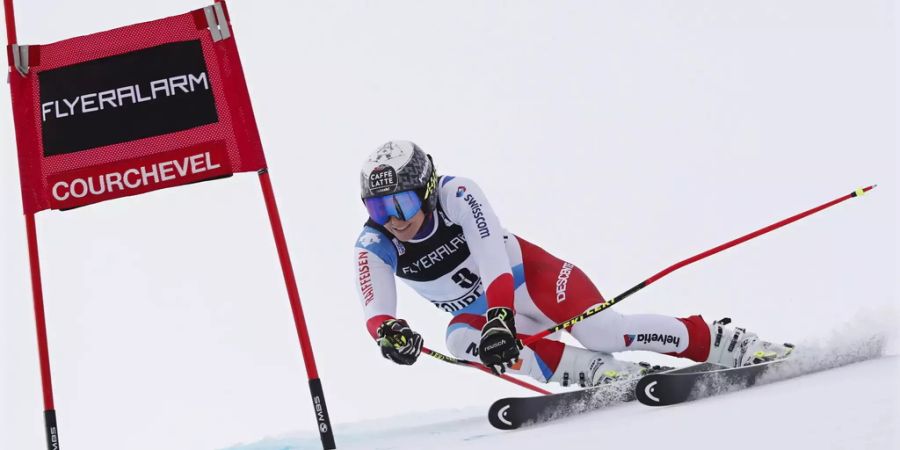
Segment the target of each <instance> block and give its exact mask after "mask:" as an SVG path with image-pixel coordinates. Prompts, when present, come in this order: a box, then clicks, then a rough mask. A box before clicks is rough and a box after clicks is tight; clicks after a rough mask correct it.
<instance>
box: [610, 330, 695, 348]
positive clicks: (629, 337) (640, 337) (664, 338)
mask: <svg viewBox="0 0 900 450" xmlns="http://www.w3.org/2000/svg"><path fill="white" fill-rule="evenodd" d="M624 337H625V346H626V347H630V346H631V344H633V343H634V342H635V341H636V342H642V343H644V344H651V343H653V342H659V343H660V344H662V345H667V344H672V345H674V346H675V347H678V344H680V343H681V338H680V337H677V336H673V335H671V334H657V333H643V334H626V335H625V336H624Z"/></svg>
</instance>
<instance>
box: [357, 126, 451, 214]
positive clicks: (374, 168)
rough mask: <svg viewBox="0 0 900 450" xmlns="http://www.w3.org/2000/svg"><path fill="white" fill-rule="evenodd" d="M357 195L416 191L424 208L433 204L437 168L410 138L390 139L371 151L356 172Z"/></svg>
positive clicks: (365, 196)
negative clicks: (358, 176) (405, 139)
mask: <svg viewBox="0 0 900 450" xmlns="http://www.w3.org/2000/svg"><path fill="white" fill-rule="evenodd" d="M360 187H361V191H362V194H361V197H362V198H363V199H366V198H370V197H380V196H382V195H388V194H394V193H397V192H403V191H416V193H417V194H419V198H420V199H422V205H423V209H424V210H425V211H424V212H426V213H427V212H430V211H433V210H434V208H435V206H436V205H437V172H436V171H435V170H434V163H433V162H432V161H431V156H429V155H427V154H426V153H425V152H424V151H422V149H421V148H419V146H418V145H416V144H414V143H412V142H410V141H390V142H388V143H386V144H384V145H382V146H381V147H379V148H378V149H377V150H375V151H374V152H372V154H370V155H369V156H368V158H366V161H365V162H364V163H363V166H362V172H360Z"/></svg>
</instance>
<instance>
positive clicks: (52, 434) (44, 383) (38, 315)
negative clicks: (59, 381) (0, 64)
mask: <svg viewBox="0 0 900 450" xmlns="http://www.w3.org/2000/svg"><path fill="white" fill-rule="evenodd" d="M3 12H4V14H5V15H6V43H7V44H9V45H13V44H15V43H16V42H17V39H16V18H15V13H14V11H13V0H3ZM11 76H14V75H11ZM25 234H26V239H27V241H28V264H29V269H30V271H31V294H32V297H33V298H34V321H35V329H36V331H37V344H38V360H39V361H40V367H41V387H42V390H43V396H44V432H45V435H46V437H47V449H48V450H59V435H58V433H57V428H56V410H55V407H54V405H53V381H52V380H51V377H50V350H49V346H48V345H47V323H46V320H45V316H44V290H43V287H42V285H41V262H40V257H39V253H38V240H37V227H36V226H35V222H34V214H33V213H28V214H25Z"/></svg>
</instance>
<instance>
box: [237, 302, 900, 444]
mask: <svg viewBox="0 0 900 450" xmlns="http://www.w3.org/2000/svg"><path fill="white" fill-rule="evenodd" d="M877 322H878V320H866V319H860V320H859V321H857V322H855V324H854V325H853V326H846V327H843V328H842V329H840V330H837V331H836V332H835V333H834V334H833V335H832V336H830V337H829V338H828V339H825V340H824V341H823V340H807V341H805V342H803V343H802V344H801V346H800V347H798V349H797V350H796V352H795V354H794V356H793V357H792V359H791V362H790V363H789V365H785V366H781V367H779V368H778V369H777V370H772V371H770V372H769V373H767V374H765V375H764V376H763V377H762V378H761V379H760V380H759V381H758V384H757V385H756V386H754V387H753V388H751V389H746V390H740V391H737V392H731V393H727V394H720V395H718V396H714V397H709V398H706V399H702V400H696V401H693V402H689V403H684V404H681V405H675V406H669V407H661V408H654V407H648V406H644V405H640V404H638V403H637V402H632V403H626V404H621V405H617V406H613V407H609V408H606V409H602V410H598V411H592V412H589V413H584V414H580V415H577V416H571V417H566V418H563V419H559V420H556V421H552V422H546V423H541V424H537V425H532V426H526V427H524V428H521V429H519V430H515V431H500V430H496V429H494V428H492V427H491V425H489V423H488V420H487V417H486V412H487V406H488V404H487V403H486V404H485V406H484V407H471V408H465V409H454V410H439V409H436V410H433V411H422V412H419V413H415V414H406V415H398V416H396V417H393V418H389V419H381V420H375V421H365V422H359V423H348V424H338V425H337V426H336V427H335V431H336V433H337V446H338V448H340V449H345V450H357V449H358V450H400V449H410V450H413V449H417V450H418V449H422V450H425V449H435V450H437V449H449V448H452V449H467V450H497V449H507V448H508V449H519V450H521V449H536V450H537V449H553V448H566V449H596V448H598V447H599V446H601V445H602V446H603V447H612V448H691V447H694V448H697V446H703V445H713V444H711V443H714V442H718V443H727V446H728V448H729V449H730V450H740V449H748V450H749V449H758V448H760V445H764V446H765V447H766V448H827V449H896V448H900V447H898V446H900V434H898V426H897V425H898V420H900V391H898V390H897V383H898V379H900V356H898V355H896V354H888V355H885V352H893V351H894V350H892V349H891V347H892V346H895V343H896V337H895V336H896V334H895V333H896V330H895V329H891V328H887V326H888V324H887V323H886V322H883V321H882V323H881V326H879V325H878V324H877ZM861 323H866V325H867V326H866V327H865V328H862V327H860V326H859V325H860V324H861ZM873 325H874V326H873ZM433 398H434V401H435V403H439V402H440V397H439V396H435V397H433ZM704 443H709V444H704ZM320 447H321V444H320V442H319V435H318V434H316V433H312V432H298V433H294V434H288V435H284V436H280V437H271V438H266V439H263V440H261V441H259V442H255V443H251V444H246V445H235V446H233V447H229V448H227V449H224V450H301V449H315V448H320Z"/></svg>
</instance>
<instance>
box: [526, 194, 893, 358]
mask: <svg viewBox="0 0 900 450" xmlns="http://www.w3.org/2000/svg"><path fill="white" fill-rule="evenodd" d="M877 186H878V185H877V184H875V185H872V186H868V187H864V188H861V189H857V190H855V191H853V192H851V193H849V194H847V195H845V196H843V197H840V198H836V199H834V200H832V201H830V202H828V203H824V204H822V205H819V206H816V207H815V208H812V209H810V210H808V211H804V212H802V213H800V214H797V215H794V216H791V217H788V218H787V219H784V220H782V221H780V222H776V223H773V224H772V225H769V226H767V227H764V228H760V229H758V230H756V231H754V232H752V233H749V234H746V235H744V236H741V237H739V238H737V239H734V240H732V241H728V242H726V243H724V244H722V245H720V246H718V247H714V248H711V249H709V250H707V251H705V252H703V253H699V254H696V255H694V256H691V257H690V258H688V259H685V260H684V261H681V262H678V263H675V264H672V265H671V266H669V267H667V268H665V269H663V270H662V271H660V272H659V273H657V274H656V275H653V276H652V277H650V278H647V279H646V280H644V281H641V282H640V283H638V284H636V285H635V286H634V287H632V288H631V289H629V290H627V291H625V292H623V293H621V294H619V295H618V296H616V297H614V298H613V299H612V300H607V301H606V302H605V303H601V304H599V305H597V306H594V307H592V308H590V309H588V310H587V311H585V312H583V313H581V314H579V315H577V316H575V317H573V318H571V319H569V320H567V321H565V322H561V323H558V324H556V325H554V326H552V327H550V328H547V329H546V330H544V331H541V332H540V333H537V334H534V335H531V336H530V337H528V338H525V339H523V340H522V343H523V344H524V345H528V344H531V343H534V342H536V341H537V340H539V339H541V338H543V337H545V336H548V335H551V334H553V333H556V332H557V331H559V330H562V329H564V328H569V327H571V326H573V325H575V324H576V323H578V322H581V321H582V320H584V319H587V318H588V317H591V316H593V315H595V314H598V313H600V312H601V311H604V310H606V309H607V308H609V307H611V306H612V305H615V304H616V303H619V302H621V301H622V300H625V299H626V298H628V297H629V296H631V294H634V293H635V292H637V291H639V290H641V289H643V288H645V287H647V286H649V285H651V284H653V283H654V282H656V281H657V280H659V279H660V278H662V277H664V276H666V275H668V274H670V273H672V272H674V271H676V270H678V269H680V268H682V267H684V266H687V265H689V264H693V263H695V262H697V261H700V260H701V259H704V258H707V257H709V256H712V255H715V254H716V253H719V252H721V251H723V250H727V249H729V248H731V247H734V246H735V245H738V244H741V243H743V242H747V241H749V240H750V239H753V238H755V237H759V236H762V235H764V234H766V233H768V232H770V231H772V230H777V229H778V228H781V227H783V226H785V225H787V224H790V223H793V222H796V221H798V220H800V219H802V218H804V217H807V216H811V215H813V214H815V213H817V212H819V211H822V210H823V209H827V208H830V207H832V206H834V205H837V204H838V203H841V202H843V201H845V200H849V199H851V198H854V197H859V196H862V195H863V194H865V193H866V192H869V191H871V190H872V189H874V188H875V187H877Z"/></svg>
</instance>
